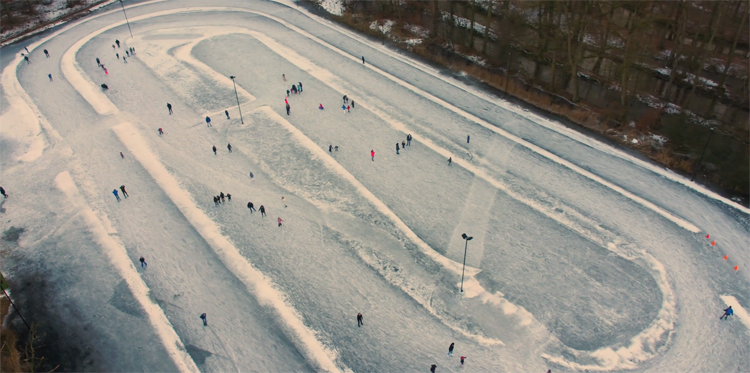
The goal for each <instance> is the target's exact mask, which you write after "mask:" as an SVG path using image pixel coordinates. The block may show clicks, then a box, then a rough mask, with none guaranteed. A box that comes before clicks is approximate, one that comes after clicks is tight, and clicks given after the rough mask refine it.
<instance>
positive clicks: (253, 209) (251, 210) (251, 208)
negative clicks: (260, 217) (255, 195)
mask: <svg viewBox="0 0 750 373" xmlns="http://www.w3.org/2000/svg"><path fill="white" fill-rule="evenodd" d="M247 208H248V209H250V213H251V214H252V213H253V211H255V206H253V203H252V202H248V203H247Z"/></svg>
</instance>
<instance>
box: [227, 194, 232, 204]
mask: <svg viewBox="0 0 750 373" xmlns="http://www.w3.org/2000/svg"><path fill="white" fill-rule="evenodd" d="M227 201H228V202H232V195H231V194H229V193H227Z"/></svg>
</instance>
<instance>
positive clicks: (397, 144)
mask: <svg viewBox="0 0 750 373" xmlns="http://www.w3.org/2000/svg"><path fill="white" fill-rule="evenodd" d="M396 154H399V153H398V143H396Z"/></svg>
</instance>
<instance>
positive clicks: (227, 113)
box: [224, 110, 229, 119]
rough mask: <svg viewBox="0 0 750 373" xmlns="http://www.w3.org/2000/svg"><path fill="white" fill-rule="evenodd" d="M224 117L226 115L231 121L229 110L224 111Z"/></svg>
mask: <svg viewBox="0 0 750 373" xmlns="http://www.w3.org/2000/svg"><path fill="white" fill-rule="evenodd" d="M224 115H226V116H227V119H229V110H224Z"/></svg>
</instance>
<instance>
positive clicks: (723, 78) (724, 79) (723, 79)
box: [706, 12, 747, 115]
mask: <svg viewBox="0 0 750 373" xmlns="http://www.w3.org/2000/svg"><path fill="white" fill-rule="evenodd" d="M745 21H747V12H743V14H742V20H740V27H737V32H736V33H735V34H734V41H733V42H732V47H731V48H729V55H727V62H726V64H725V65H724V71H723V72H722V74H721V81H720V82H719V85H718V88H719V90H721V91H723V90H724V83H726V82H727V77H728V76H729V69H730V68H731V67H732V60H733V59H734V51H735V49H736V48H737V41H739V39H740V34H741V33H742V31H744V30H745V29H744V28H743V27H744V26H745ZM718 95H719V93H717V96H714V98H713V99H712V100H711V104H709V105H708V110H707V111H706V115H708V114H709V113H711V112H712V111H713V110H714V105H716V100H717V98H718Z"/></svg>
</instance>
